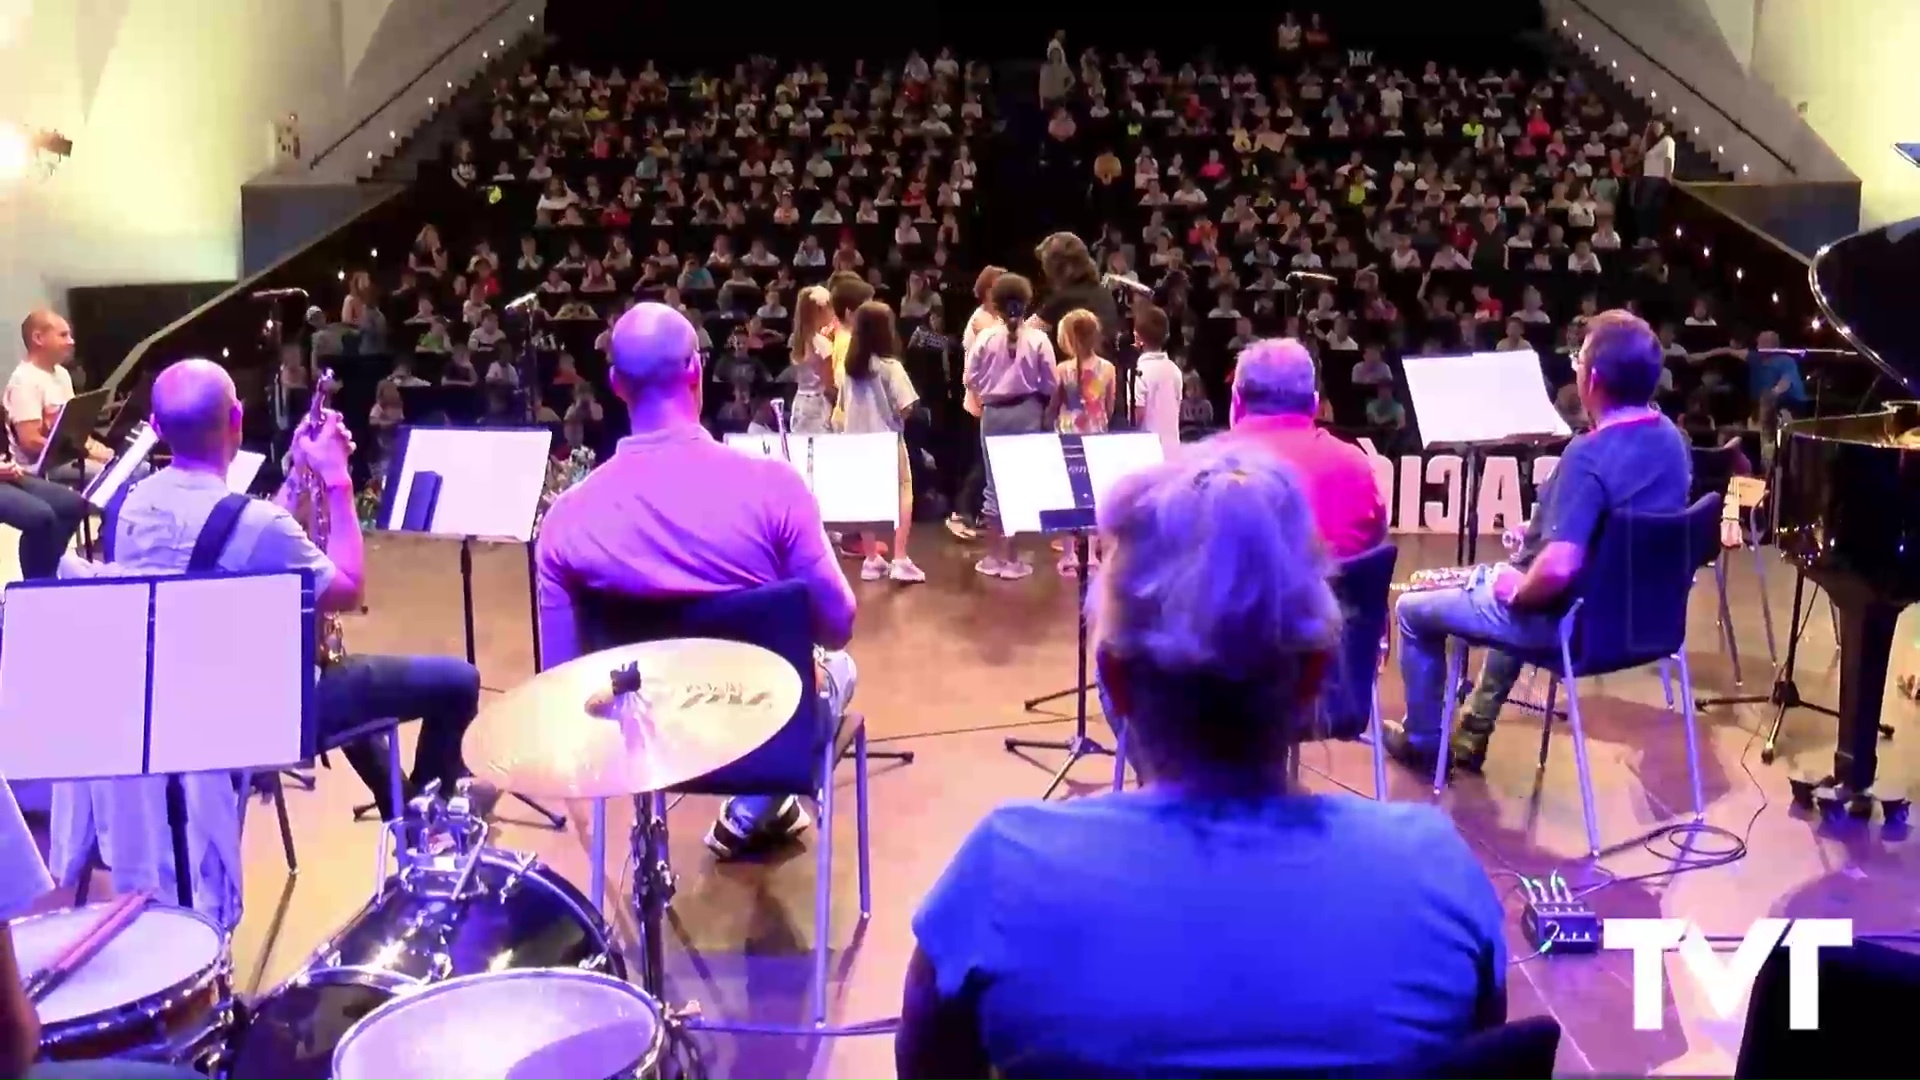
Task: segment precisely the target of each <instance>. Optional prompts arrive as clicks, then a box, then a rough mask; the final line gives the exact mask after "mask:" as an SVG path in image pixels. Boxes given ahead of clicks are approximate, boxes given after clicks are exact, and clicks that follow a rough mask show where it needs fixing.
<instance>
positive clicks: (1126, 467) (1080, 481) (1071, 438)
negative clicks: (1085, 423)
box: [986, 431, 1163, 799]
mask: <svg viewBox="0 0 1920 1080" xmlns="http://www.w3.org/2000/svg"><path fill="white" fill-rule="evenodd" d="M1162 454H1163V451H1162V449H1161V446H1160V436H1158V435H1156V434H1154V433H1152V432H1150V431H1128V432H1108V433H1105V434H1100V435H1047V434H1036V435H993V436H989V437H988V438H987V440H986V455H987V468H988V469H989V470H991V472H990V475H991V476H992V477H993V488H994V492H995V495H996V497H997V501H998V502H999V504H1000V522H1001V527H1002V528H1003V529H1005V530H1006V531H1007V533H1008V534H1009V535H1014V534H1019V533H1024V532H1039V533H1046V534H1053V533H1067V534H1071V535H1072V537H1073V547H1074V554H1075V556H1076V557H1077V558H1078V560H1079V568H1078V570H1077V571H1076V572H1075V574H1074V584H1075V597H1076V604H1075V606H1076V608H1077V609H1078V618H1077V625H1076V627H1075V668H1074V675H1075V681H1074V686H1073V688H1071V689H1069V690H1064V691H1061V692H1059V693H1056V694H1053V695H1050V697H1049V698H1044V699H1040V700H1051V699H1052V698H1059V697H1064V696H1066V695H1067V694H1072V695H1073V697H1074V717H1073V721H1074V722H1073V734H1072V735H1071V736H1069V737H1068V738H1066V739H1021V738H1010V739H1008V740H1006V748H1007V752H1008V753H1020V752H1021V751H1023V750H1058V751H1061V752H1063V753H1065V754H1066V755H1067V758H1066V760H1065V761H1062V762H1061V763H1060V767H1059V768H1058V769H1056V770H1054V773H1053V778H1052V780H1050V781H1049V782H1048V783H1047V789H1046V790H1045V791H1044V792H1042V793H1041V795H1040V797H1041V798H1042V799H1050V798H1052V797H1053V793H1054V792H1055V791H1057V790H1059V788H1060V785H1061V784H1063V783H1065V782H1066V779H1067V773H1068V772H1070V771H1072V769H1073V766H1074V765H1075V764H1076V763H1078V762H1079V761H1080V759H1081V758H1084V757H1088V756H1091V755H1106V756H1108V757H1111V756H1113V754H1114V750H1113V749H1112V748H1111V747H1109V746H1107V745H1106V744H1105V743H1102V742H1101V741H1100V740H1098V739H1095V738H1094V737H1092V736H1091V735H1089V734H1088V733H1087V691H1088V690H1090V689H1092V688H1093V686H1092V682H1091V675H1090V668H1089V664H1088V658H1089V656H1088V649H1087V563H1088V561H1089V558H1090V555H1091V551H1090V550H1089V549H1090V547H1091V545H1090V544H1089V543H1088V538H1089V535H1090V534H1091V533H1092V531H1093V530H1094V528H1095V526H1096V525H1097V524H1098V516H1099V503H1100V499H1101V498H1102V497H1103V496H1104V495H1105V494H1106V491H1107V490H1108V488H1110V487H1111V486H1112V484H1113V482H1114V481H1115V480H1118V479H1119V478H1120V477H1122V476H1124V475H1126V474H1127V473H1129V472H1133V471H1136V470H1138V469H1142V468H1150V467H1152V466H1154V465H1157V464H1159V463H1160V460H1161V458H1162ZM1031 708H1032V706H1031V705H1029V706H1028V709H1029V710H1031ZM1021 756H1023V757H1025V756H1026V755H1025V754H1022V755H1021Z"/></svg>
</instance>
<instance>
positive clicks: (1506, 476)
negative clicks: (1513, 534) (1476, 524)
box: [1480, 457, 1526, 532]
mask: <svg viewBox="0 0 1920 1080" xmlns="http://www.w3.org/2000/svg"><path fill="white" fill-rule="evenodd" d="M1483 468H1484V471H1483V472H1482V473H1481V475H1480V531H1481V532H1498V531H1499V530H1500V529H1511V528H1513V527H1515V526H1517V525H1519V524H1520V523H1521V522H1523V521H1525V520H1526V517H1525V512H1524V508H1523V505H1522V504H1523V503H1524V501H1525V500H1523V499H1521V497H1520V462H1519V461H1518V460H1517V459H1515V458H1510V457H1496V458H1488V459H1486V463H1485V465H1484V466H1483ZM1496 522H1499V523H1501V524H1498V525H1496V524H1495V523H1496Z"/></svg>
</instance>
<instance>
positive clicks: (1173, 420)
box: [1133, 304, 1182, 457]
mask: <svg viewBox="0 0 1920 1080" xmlns="http://www.w3.org/2000/svg"><path fill="white" fill-rule="evenodd" d="M1133 336H1134V339H1135V340H1136V341H1138V342H1139V343H1140V359H1139V361H1138V364H1137V367H1136V368H1135V372H1134V380H1135V381H1134V392H1133V423H1134V426H1135V427H1136V428H1137V429H1139V430H1141V431H1151V432H1153V433H1154V434H1155V435H1158V436H1160V449H1161V452H1162V453H1164V454H1165V455H1166V456H1168V457H1172V456H1173V454H1174V451H1176V450H1178V449H1180V396H1181V390H1182V380H1181V376H1180V368H1179V367H1178V366H1176V365H1175V364H1174V362H1173V358H1172V357H1170V356H1168V355H1167V313H1166V312H1165V311H1163V310H1162V309H1161V308H1159V307H1158V306H1156V305H1153V304H1142V305H1141V306H1139V307H1137V308H1135V309H1134V311H1133Z"/></svg>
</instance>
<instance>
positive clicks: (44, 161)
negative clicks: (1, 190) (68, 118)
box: [0, 123, 73, 180]
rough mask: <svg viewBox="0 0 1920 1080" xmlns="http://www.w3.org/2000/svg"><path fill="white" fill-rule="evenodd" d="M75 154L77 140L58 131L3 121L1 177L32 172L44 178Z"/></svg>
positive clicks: (0, 125)
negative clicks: (74, 141)
mask: <svg viewBox="0 0 1920 1080" xmlns="http://www.w3.org/2000/svg"><path fill="white" fill-rule="evenodd" d="M72 156H73V140H72V139H69V138H67V137H66V136H65V135H62V134H60V133H59V132H57V131H46V130H30V129H27V128H23V127H20V126H18V125H15V124H4V123H0V179H4V180H12V179H17V178H19V177H21V176H24V175H26V174H27V173H28V172H29V171H37V172H39V173H40V175H41V176H43V177H44V176H47V175H50V174H52V172H53V170H54V169H56V168H58V167H59V165H60V163H61V162H62V161H65V160H66V159H67V158H69V157H72Z"/></svg>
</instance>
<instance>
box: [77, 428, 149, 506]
mask: <svg viewBox="0 0 1920 1080" xmlns="http://www.w3.org/2000/svg"><path fill="white" fill-rule="evenodd" d="M158 445H160V435H159V433H158V432H156V431H154V430H153V428H152V427H150V426H142V427H141V428H140V430H139V431H138V432H137V433H136V434H135V435H134V437H133V441H132V442H131V443H128V444H127V448H126V449H125V450H122V451H121V452H120V456H119V457H117V458H114V459H113V462H112V464H110V465H109V466H108V467H107V470H106V471H105V472H103V473H101V474H100V475H99V476H98V477H97V478H95V479H94V481H93V484H92V486H90V487H88V488H87V501H88V502H90V503H92V504H93V506H94V508H95V509H99V510H104V509H106V508H107V504H108V503H110V502H112V501H113V497H114V495H115V494H117V493H118V492H119V491H120V489H121V488H123V487H126V486H127V485H128V484H129V483H131V482H132V481H133V474H134V473H136V472H138V471H140V466H142V465H144V464H146V461H147V458H148V456H150V455H151V454H152V453H153V448H154V447H156V446H158Z"/></svg>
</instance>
